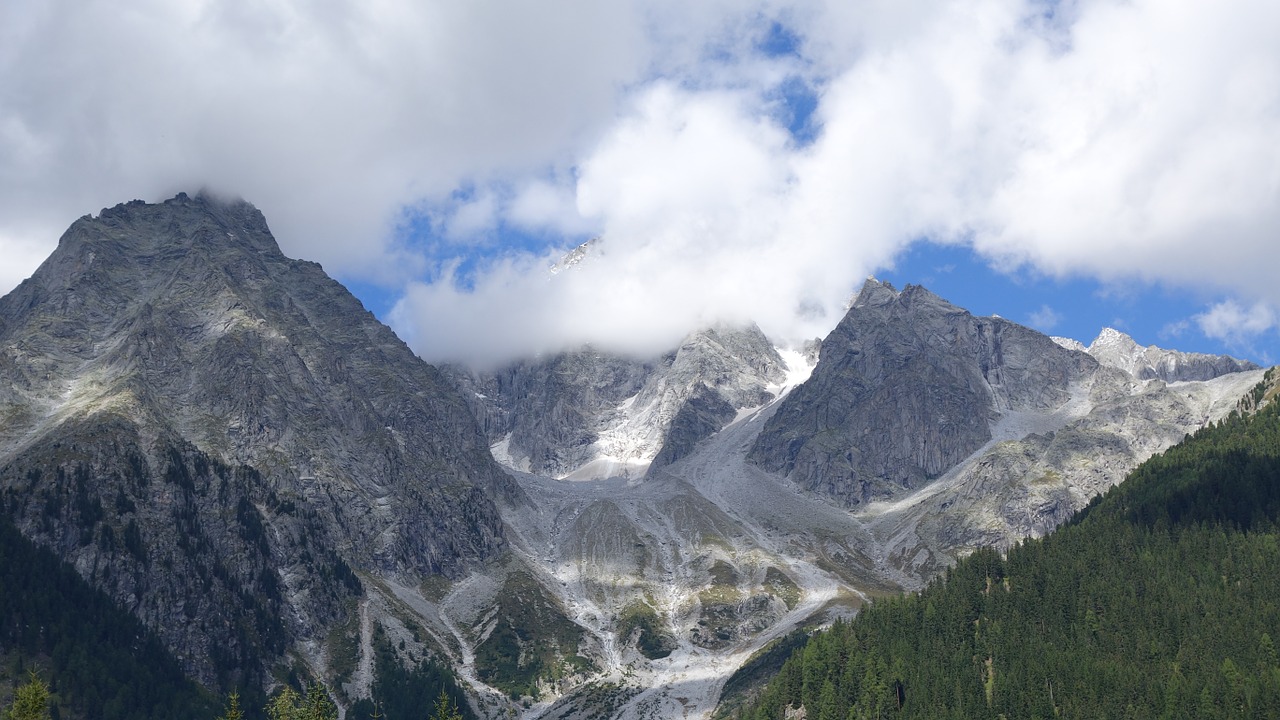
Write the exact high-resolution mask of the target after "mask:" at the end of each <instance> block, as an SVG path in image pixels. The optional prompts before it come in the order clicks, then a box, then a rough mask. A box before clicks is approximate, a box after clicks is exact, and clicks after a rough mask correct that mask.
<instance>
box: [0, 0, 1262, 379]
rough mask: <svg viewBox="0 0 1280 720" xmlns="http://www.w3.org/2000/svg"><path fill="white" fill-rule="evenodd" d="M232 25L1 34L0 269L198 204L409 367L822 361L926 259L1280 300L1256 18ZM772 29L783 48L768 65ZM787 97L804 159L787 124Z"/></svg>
mask: <svg viewBox="0 0 1280 720" xmlns="http://www.w3.org/2000/svg"><path fill="white" fill-rule="evenodd" d="M254 8H255V9H252V10H248V9H244V8H242V7H241V4H236V3H229V2H218V1H215V0H205V1H203V2H188V3H159V2H154V3H148V2H146V1H145V0H137V1H136V2H133V3H131V5H130V7H129V8H128V9H127V10H123V11H122V10H121V8H120V7H119V5H118V4H108V3H103V2H93V1H91V2H87V3H80V4H77V6H76V7H75V8H72V7H71V6H69V5H64V4H61V3H36V2H32V1H29V0H19V2H16V3H9V4H7V5H6V6H5V8H4V9H3V10H0V48H2V49H0V159H2V160H3V162H0V242H4V243H5V245H4V249H5V251H6V256H7V257H16V258H25V260H21V259H20V262H25V263H30V262H31V259H32V258H33V257H36V256H38V255H39V253H32V252H30V251H29V250H28V251H26V252H25V255H20V254H19V253H18V251H17V250H10V249H11V248H16V247H26V248H31V247H36V246H38V245H39V244H40V243H44V247H46V248H48V249H51V247H52V237H49V238H47V239H41V238H39V237H37V236H38V235H39V233H42V232H45V231H46V229H47V228H53V227H62V226H65V225H66V224H67V223H68V222H69V220H70V219H71V218H74V217H75V216H78V215H80V214H82V213H83V212H85V211H87V210H92V209H94V208H96V207H100V206H102V205H109V204H114V203H115V202H118V201H121V200H125V199H129V198H130V197H134V196H137V197H144V198H148V199H158V198H160V197H164V196H166V195H168V194H172V193H173V192H176V191H177V190H179V189H190V188H191V187H193V186H198V185H209V186H212V187H214V188H216V189H222V190H224V191H227V192H236V193H239V194H241V195H243V196H245V197H246V198H248V199H250V200H252V201H253V202H255V203H256V204H257V205H258V206H259V207H261V208H262V209H263V210H264V212H266V213H267V216H268V218H269V220H271V222H272V225H273V228H274V229H275V230H276V232H277V235H278V236H279V239H280V240H281V243H282V245H283V246H284V248H285V250H286V252H290V253H291V254H294V255H299V256H303V257H307V258H311V259H316V260H319V261H321V262H323V263H324V264H325V266H326V268H327V269H328V270H330V271H331V272H334V273H336V274H338V275H339V276H341V277H348V278H363V279H372V280H375V281H380V282H383V283H386V284H387V285H388V286H389V287H391V288H393V289H398V290H399V291H401V292H402V293H403V298H402V300H401V302H400V303H399V305H398V306H397V308H396V310H395V313H394V322H395V324H396V326H397V329H398V330H399V331H401V332H402V333H403V334H405V335H406V336H407V337H409V338H410V340H411V342H412V343H413V344H414V346H415V348H417V349H418V350H419V352H420V353H421V354H423V356H424V357H427V358H429V359H446V358H468V359H472V360H485V359H488V360H492V359H495V358H499V357H508V356H511V355H515V354H524V353H530V352H537V351H544V352H546V351H551V350H555V349H558V348H560V347H565V346H567V345H569V344H576V343H581V342H587V341H591V342H595V343H597V344H599V345H602V346H611V347H617V348H621V349H630V350H633V351H636V352H642V351H647V350H653V349H656V348H658V347H659V346H661V345H662V344H664V343H670V342H672V340H673V338H677V337H679V335H681V334H683V333H684V332H686V331H688V330H689V329H691V328H692V327H693V326H695V325H697V324H701V323H708V322H712V321H715V320H735V319H746V318H752V319H755V320H756V321H758V322H759V323H760V324H761V326H762V327H764V328H765V330H766V331H767V332H770V333H772V334H773V335H775V336H777V337H779V338H780V339H798V338H801V337H806V336H812V335H815V334H822V333H824V332H825V331H826V330H827V329H829V328H830V327H831V325H832V324H834V322H835V321H836V319H837V318H838V317H839V315H840V313H841V312H842V309H843V307H844V304H845V303H846V302H847V300H848V298H849V295H850V293H852V292H853V291H854V290H856V287H857V286H858V284H859V283H860V282H861V279H862V278H863V277H865V276H866V275H867V274H868V273H871V272H874V271H875V270H877V269H878V268H883V267H887V266H891V265H892V264H893V262H894V260H895V258H896V257H897V256H898V255H899V254H900V253H901V252H902V250H903V249H904V248H905V247H907V246H909V245H910V244H911V243H914V242H916V241H918V240H919V239H921V238H929V239H930V240H932V241H933V242H937V243H950V244H964V245H969V246H972V247H973V248H975V249H976V250H977V251H978V252H979V253H981V254H982V255H983V256H985V257H986V258H987V259H988V260H989V261H990V262H991V263H993V264H995V265H996V266H998V267H1004V268H1010V269H1012V268H1029V269H1032V270H1034V271H1035V272H1036V273H1038V274H1040V275H1043V276H1048V277H1093V278H1096V279H1098V280H1100V281H1102V282H1104V283H1108V284H1111V285H1123V284H1125V283H1127V282H1138V283H1142V284H1149V283H1160V284H1165V285H1168V286H1171V287H1179V288H1188V289H1191V290H1194V291H1197V292H1200V293H1204V294H1205V295H1206V296H1207V295H1214V296H1217V297H1223V296H1228V297H1233V298H1234V299H1233V300H1230V301H1229V303H1233V304H1224V305H1219V306H1216V307H1214V308H1212V309H1209V310H1207V311H1206V312H1205V313H1204V314H1203V315H1201V316H1200V317H1199V318H1197V320H1196V326H1197V327H1199V328H1200V329H1201V330H1202V331H1203V332H1205V333H1206V334H1208V335H1210V336H1213V337H1222V338H1225V337H1230V336H1231V333H1232V332H1244V331H1248V332H1253V330H1251V329H1250V328H1254V327H1258V326H1259V322H1260V321H1258V320H1257V319H1256V317H1254V316H1253V315H1252V313H1254V312H1255V311H1254V310H1253V308H1258V307H1264V308H1265V307H1277V306H1280V289H1278V288H1280V286H1277V285H1276V284H1275V283H1274V280H1273V277H1272V275H1273V271H1272V267H1271V265H1273V262H1268V260H1274V259H1275V252H1276V251H1275V249H1274V246H1275V238H1276V237H1280V5H1276V4H1275V3H1273V2H1268V1H1267V0H1227V1H1226V2H1222V3H1202V2H1193V1H1192V0H1160V1H1156V0H1128V1H1125V2H1121V1H1120V0H1081V1H1080V2H1074V3H1045V2H1041V1H1039V0H986V1H984V2H977V3H974V2H963V3H962V2H956V1H948V0H917V1H915V2H888V1H879V0H862V1H855V2H847V1H840V2H837V1H836V0H830V1H829V2H805V3H799V2H791V1H789V0H760V1H759V2H756V3H742V2H728V0H723V1H721V2H710V3H676V2H674V1H672V0H650V1H642V0H631V1H630V2H620V3H606V4H599V5H598V6H597V5H583V4H581V3H570V2H567V1H554V2H547V3H539V4H537V5H529V6H521V5H511V4H508V3H498V2H494V1H492V0H482V1H480V2H474V3H461V4H456V3H455V4H445V3H434V2H431V3H404V2H397V1H396V0H380V1H379V2H374V3H345V2H338V3H325V4H324V6H323V8H321V7H320V6H319V5H316V4H313V3H302V2H298V1H297V0H276V1H275V2H271V3H266V4H258V5H255V6H254ZM779 27H784V28H785V34H786V36H787V37H788V38H790V40H789V42H788V43H787V46H786V47H785V48H783V49H782V51H781V52H778V50H777V48H771V47H769V44H768V43H766V42H762V41H763V40H764V39H765V38H766V37H768V36H769V34H770V33H771V32H774V31H776V30H777V29H778V28H779ZM796 88H801V89H803V90H804V92H805V93H807V96H806V97H808V98H811V99H812V100H813V101H814V102H815V103H816V105H815V108H814V111H813V114H812V116H811V117H810V118H809V127H811V128H812V130H813V133H812V136H811V137H810V136H806V137H802V138H798V137H792V136H791V135H790V134H789V133H788V129H787V125H788V124H789V123H790V122H791V121H792V120H794V115H793V113H792V111H791V110H790V109H788V108H787V107H783V106H785V105H786V104H787V101H788V93H792V92H794V91H795V90H796ZM406 218H427V219H428V220H429V221H430V222H427V223H416V224H415V223H413V222H407V221H406ZM426 226H429V231H427V230H422V228H423V227H426ZM405 228H418V231H419V234H417V235H415V234H414V233H411V232H406V231H405ZM423 232H425V233H426V234H427V237H425V238H424V237H422V236H421V233H423ZM513 234H523V235H522V236H521V238H522V239H521V240H520V242H519V244H518V245H504V244H503V243H504V242H507V238H509V237H511V236H512V235H513ZM530 235H532V236H535V237H537V238H540V239H541V240H540V241H539V242H533V241H530V240H529V239H528V237H527V236H530ZM597 235H599V236H601V237H603V241H602V242H601V243H600V244H599V245H598V246H597V247H596V249H595V251H594V252H593V253H592V254H591V257H590V258H589V259H588V261H587V262H584V263H582V264H581V265H580V266H579V267H577V268H575V269H574V271H573V272H570V273H561V274H559V275H556V276H555V278H554V279H552V278H550V276H549V274H548V272H547V268H548V266H549V265H550V264H551V263H552V262H554V261H555V259H556V257H557V256H558V254H559V253H560V252H563V251H564V250H565V249H567V248H569V247H571V246H572V245H574V244H576V243H578V242H581V241H582V240H584V239H586V238H588V237H592V236H597ZM15 243H19V244H15ZM46 252H47V250H46ZM28 271H29V270H28ZM10 275H16V273H14V272H13V271H10ZM0 282H10V283H11V282H12V280H10V279H9V278H8V277H5V276H0ZM1231 308H1235V309H1236V311H1238V312H1236V315H1235V316H1232V315H1231V313H1230V312H1228V311H1229V310H1230V309H1231ZM1046 317H1047V316H1046ZM1264 324H1265V323H1264ZM1272 325H1273V324H1272ZM1272 325H1267V327H1266V328H1264V329H1263V330H1260V331H1258V332H1270V331H1273V330H1274V328H1273V326H1272ZM1230 328H1235V330H1232V329H1230ZM1215 333H1216V334H1215Z"/></svg>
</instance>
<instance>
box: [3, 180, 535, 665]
mask: <svg viewBox="0 0 1280 720" xmlns="http://www.w3.org/2000/svg"><path fill="white" fill-rule="evenodd" d="M0 388H2V389H0V417H3V418H4V423H3V426H2V429H0V493H2V497H3V507H4V508H5V509H6V511H7V512H8V514H9V515H10V516H11V517H12V518H13V520H14V522H15V523H16V525H17V526H18V527H19V528H20V529H21V530H22V532H23V533H24V534H25V535H26V536H28V537H30V538H32V539H33V540H35V541H36V542H38V543H39V544H41V545H43V546H46V547H49V548H51V549H53V550H54V551H55V552H56V553H57V554H59V555H60V556H61V557H63V558H64V559H66V560H68V561H69V562H71V563H72V564H73V565H74V566H75V567H76V568H77V570H78V571H79V572H80V574H81V575H82V576H84V577H85V578H86V579H88V580H90V581H91V582H92V583H93V584H94V585H96V586H98V587H100V588H102V589H104V590H105V591H106V592H107V593H108V594H109V595H110V596H112V597H113V598H115V600H116V601H117V602H118V603H119V604H120V605H121V606H123V607H125V608H127V609H129V610H130V611H131V612H133V613H134V614H135V615H136V616H137V617H139V618H140V619H141V620H142V621H143V622H144V623H145V624H146V625H147V626H148V627H149V628H151V629H153V630H155V631H156V632H157V633H159V635H160V636H161V638H162V639H163V641H164V642H165V644H166V645H167V646H168V647H169V648H170V649H172V650H173V651H174V652H175V654H177V655H178V656H179V658H180V659H181V660H182V661H183V663H184V664H185V667H186V669H187V670H188V672H190V673H191V674H192V675H194V676H195V677H197V678H199V679H200V680H201V681H202V682H204V683H206V684H207V685H210V686H214V687H227V686H229V685H231V684H234V683H238V682H244V681H245V680H244V678H255V677H257V674H258V673H259V672H261V671H262V670H263V669H264V668H265V664H266V663H269V662H274V661H275V659H277V658H279V657H280V656H281V655H282V654H283V653H284V652H285V651H286V650H287V649H294V650H298V651H299V652H301V653H302V654H303V655H304V656H306V654H307V652H308V648H311V651H312V655H313V656H311V657H307V662H308V663H309V664H312V665H317V666H319V667H321V668H322V667H323V663H322V658H320V657H318V656H315V655H314V649H315V645H314V643H313V641H314V640H315V638H317V637H323V636H324V633H325V631H326V628H328V627H329V626H331V625H332V624H334V623H335V622H337V621H339V620H340V619H341V618H342V617H344V616H345V615H347V614H349V613H350V606H351V603H353V602H354V601H355V599H356V598H358V597H359V596H360V595H361V593H362V583H361V581H360V580H359V579H358V578H357V576H356V575H355V573H354V571H353V568H357V569H359V570H360V571H362V572H365V573H376V574H386V575H393V576H405V577H415V576H426V575H430V574H433V573H444V574H446V575H452V576H459V575H461V574H463V573H465V572H466V571H467V569H468V568H469V567H471V566H472V565H474V564H476V563H479V562H482V561H485V560H487V559H489V558H492V557H494V556H496V555H498V554H499V553H501V552H502V551H503V550H504V548H505V540H504V530H503V526H502V522H501V519H500V516H499V513H498V510H497V508H496V506H495V504H494V500H493V498H494V497H501V496H503V494H505V493H509V492H512V491H513V487H512V486H511V485H510V480H509V478H508V476H506V475H505V474H504V473H502V472H501V470H500V469H499V468H498V466H497V465H495V464H494V463H493V461H492V459H491V458H490V456H489V453H488V451H487V447H486V445H487V444H486V443H485V442H484V439H483V437H482V436H481V435H480V432H479V430H478V429H477V428H476V425H475V422H474V420H473V418H472V416H471V414H470V412H469V411H468V409H467V406H466V404H465V403H464V402H463V401H462V399H461V398H460V397H459V396H458V394H457V392H456V390H455V389H454V388H453V387H452V385H451V384H449V383H448V382H447V381H445V379H444V378H443V377H442V376H441V375H440V374H439V373H438V372H437V371H436V370H434V369H433V368H432V367H430V366H428V365H426V364H425V363H422V362H421V361H420V360H418V358H416V357H415V356H414V355H413V353H412V352H411V351H410V350H409V348H408V347H406V346H405V345H404V343H402V342H401V341H400V340H399V339H398V338H396V336H395V335H394V334H393V333H392V332H391V331H390V330H389V329H388V328H386V327H385V326H383V325H382V324H380V323H379V322H378V321H377V320H376V319H375V318H374V317H373V315H372V314H370V313H369V312H367V311H366V310H365V309H364V308H363V307H362V306H361V304H360V303H359V301H357V300H356V299H355V298H354V297H352V296H351V295H350V293H348V292H347V291H346V290H345V289H344V288H343V287H342V286H341V285H339V284H338V283H336V282H334V281H333V280H332V279H330V278H329V277H327V276H326V275H325V274H324V272H323V270H322V269H321V268H320V266H318V265H316V264H314V263H309V262H303V261H298V260H291V259H289V258H286V257H285V256H284V255H282V254H281V253H280V251H279V249H278V247H277V246H276V243H275V241H274V239H273V238H272V237H271V234H270V231H269V230H268V228H267V225H266V221H265V219H264V218H263V216H262V214H261V213H260V212H258V211H257V210H256V209H255V208H253V206H251V205H249V204H248V203H245V202H242V201H232V202H223V201H220V200H216V199H213V198H211V197H207V196H198V197H188V196H186V195H178V196H177V197H175V198H173V199H171V200H168V201H166V202H164V203H161V204H156V205H149V204H145V203H142V202H139V201H135V202H131V203H127V204H123V205H118V206H116V207H114V208H110V209H106V210H103V211H102V212H101V213H100V214H99V215H98V216H97V217H91V216H85V217H83V218H81V219H80V220H78V221H76V222H75V223H74V224H73V225H72V226H71V227H70V229H68V230H67V232H66V233H65V234H64V235H63V236H62V238H61V240H60V241H59V243H58V247H57V249H56V250H55V251H54V253H53V254H52V255H51V256H50V257H49V258H48V260H46V261H45V262H44V263H43V264H42V265H41V266H40V268H39V269H38V270H37V271H36V272H35V274H34V275H33V276H32V277H31V278H29V279H28V280H26V281H25V282H23V283H22V284H21V285H20V286H19V287H18V288H16V289H15V290H14V291H13V292H11V293H10V294H9V295H7V296H6V297H4V298H3V299H2V300H0ZM299 643H301V644H299ZM307 643H312V645H310V646H308V645H307ZM241 675H243V676H244V678H242V677H241ZM249 682H251V683H252V682H256V681H253V680H250V681H249Z"/></svg>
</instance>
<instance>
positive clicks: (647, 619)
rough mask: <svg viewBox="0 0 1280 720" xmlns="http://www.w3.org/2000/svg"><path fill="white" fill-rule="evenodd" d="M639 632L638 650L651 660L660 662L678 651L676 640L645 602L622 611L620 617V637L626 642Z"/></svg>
mask: <svg viewBox="0 0 1280 720" xmlns="http://www.w3.org/2000/svg"><path fill="white" fill-rule="evenodd" d="M637 630H639V631H640V636H639V638H637V639H636V649H637V650H639V651H640V654H641V655H644V656H645V657H647V658H649V659H650V660H658V659H660V658H664V657H666V656H668V655H670V654H671V651H672V650H675V649H676V639H675V638H674V637H672V635H671V633H669V632H666V631H665V630H664V629H663V627H662V622H661V620H660V619H659V618H658V612H657V611H656V610H654V609H653V607H652V606H651V605H649V604H648V603H646V602H644V601H643V600H636V601H634V602H632V603H631V604H630V605H627V606H626V607H625V608H623V609H622V612H621V613H620V614H619V615H618V637H619V638H621V639H623V640H624V641H625V640H627V639H629V638H630V637H631V636H632V634H633V633H635V632H636V631H637Z"/></svg>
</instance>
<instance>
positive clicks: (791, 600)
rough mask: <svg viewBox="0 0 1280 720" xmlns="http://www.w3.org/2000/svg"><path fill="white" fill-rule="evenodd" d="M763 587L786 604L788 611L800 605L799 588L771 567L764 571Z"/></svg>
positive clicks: (784, 574) (782, 573)
mask: <svg viewBox="0 0 1280 720" xmlns="http://www.w3.org/2000/svg"><path fill="white" fill-rule="evenodd" d="M764 586H765V588H766V589H767V590H768V591H769V592H770V593H773V594H774V595H775V596H777V598H778V599H779V600H781V601H782V602H784V603H786V604H787V609H788V610H794V609H795V607H796V605H799V604H800V596H801V594H802V593H801V592H800V586H799V585H796V583H795V581H794V580H792V579H791V578H790V577H788V576H787V574H786V573H784V572H782V571H781V570H779V569H778V568H776V567H773V566H772V565H771V566H769V568H768V569H767V570H765V571H764Z"/></svg>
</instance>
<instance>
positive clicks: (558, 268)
mask: <svg viewBox="0 0 1280 720" xmlns="http://www.w3.org/2000/svg"><path fill="white" fill-rule="evenodd" d="M599 247H600V238H598V237H596V238H591V239H590V240H588V241H586V242H584V243H582V244H581V245H579V246H577V247H575V248H574V249H572V250H570V251H569V252H567V253H565V254H564V256H563V257H561V258H560V259H559V260H557V261H556V263H555V264H554V265H552V266H551V274H552V275H559V274H560V273H562V272H564V271H565V270H569V269H572V268H575V267H577V266H578V265H580V264H581V263H582V262H583V261H584V260H586V259H587V258H588V257H590V256H591V253H592V252H596V251H597V250H598V249H599Z"/></svg>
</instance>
